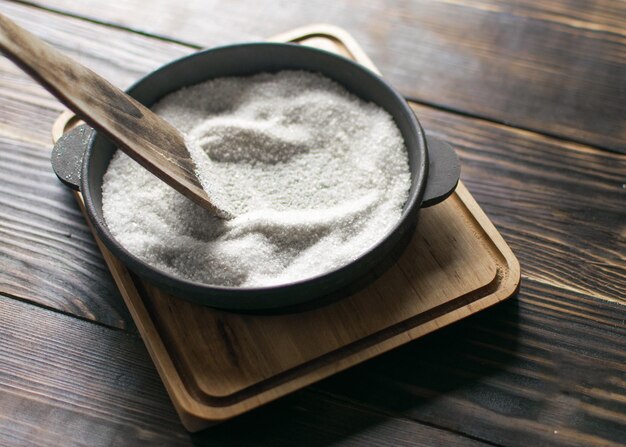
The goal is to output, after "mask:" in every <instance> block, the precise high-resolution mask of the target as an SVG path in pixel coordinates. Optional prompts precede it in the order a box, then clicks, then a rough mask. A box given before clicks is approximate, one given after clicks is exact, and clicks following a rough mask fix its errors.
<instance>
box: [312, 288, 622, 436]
mask: <svg viewBox="0 0 626 447" xmlns="http://www.w3.org/2000/svg"><path fill="white" fill-rule="evenodd" d="M625 321H626V307H624V306H622V305H619V304H616V303H609V302H605V301H600V300H597V299H594V298H591V297H588V296H585V295H580V294H576V293H572V292H570V291H564V290H562V289H558V288H556V287H552V286H546V285H544V284H541V283H538V282H535V281H532V280H524V282H523V286H522V289H521V291H520V293H519V295H518V297H517V299H516V300H509V301H506V302H504V303H502V304H499V305H497V306H495V307H493V308H492V309H488V310H486V311H484V312H482V313H480V314H477V315H476V316H473V317H471V318H469V319H467V320H466V321H464V322H462V323H460V324H457V325H454V326H451V327H449V328H445V329H443V330H441V331H438V332H437V333H436V334H432V335H429V336H428V337H425V338H423V339H421V340H420V341H419V342H417V343H412V344H410V345H407V346H406V347H402V348H399V349H397V350H396V351H394V352H391V353H389V354H385V355H384V356H381V357H379V358H378V359H376V360H373V361H371V362H368V363H367V364H366V365H363V366H359V367H357V368H355V369H353V370H351V371H350V372H349V373H346V374H342V375H339V376H337V377H334V378H331V379H329V380H327V381H325V382H323V383H322V384H320V385H315V386H313V388H314V389H315V390H323V391H325V392H328V393H331V394H333V395H334V396H336V397H339V396H342V397H343V398H344V399H345V400H346V402H348V403H352V404H354V405H360V406H363V407H364V408H367V409H370V410H374V411H379V412H385V413H387V414H389V415H393V416H395V417H403V418H407V419H412V420H415V421H419V422H425V423H428V424H434V425H437V426H441V425H442V424H445V426H446V427H447V428H450V429H452V430H454V431H460V432H462V433H466V434H468V435H471V436H474V437H476V438H477V439H480V440H483V441H486V442H490V443H493V444H496V445H507V446H528V445H554V446H561V445H562V446H580V447H588V446H621V445H623V441H624V439H626V419H625V418H624V414H626V383H625V382H624V377H626V323H625Z"/></svg>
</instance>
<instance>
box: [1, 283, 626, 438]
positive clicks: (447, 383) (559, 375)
mask: <svg viewBox="0 0 626 447" xmlns="http://www.w3.org/2000/svg"><path fill="white" fill-rule="evenodd" d="M524 284H525V286H524V288H523V289H522V292H521V293H520V295H519V296H518V299H517V300H511V301H507V302H506V303H503V304H500V305H498V306H496V307H494V308H492V309H490V310H487V311H485V312H483V313H481V314H479V315H476V316H474V317H471V318H469V319H467V320H465V321H463V322H461V323H459V324H456V325H454V326H451V327H449V328H445V329H442V330H440V331H438V332H437V333H435V334H432V335H430V336H428V337H425V338H422V339H421V340H420V341H419V342H415V343H411V344H409V345H407V346H406V347H403V348H400V349H398V350H395V351H394V352H392V353H389V354H385V355H383V356H381V357H379V358H378V359H376V360H373V361H370V362H367V363H366V364H364V365H362V366H359V367H357V368H354V369H352V370H349V371H347V372H344V373H341V374H339V375H337V376H335V377H334V378H332V379H329V380H326V381H325V382H322V383H321V384H319V385H315V386H313V387H310V388H308V389H307V390H304V391H302V392H299V393H296V394H294V395H292V396H290V397H288V398H285V399H281V400H280V401H278V402H276V403H273V404H270V405H269V406H267V407H264V408H262V409H260V410H257V411H255V412H252V413H250V414H248V415H245V416H243V417H241V418H237V419H234V420H233V421H230V422H228V423H225V424H223V425H221V426H218V427H215V428H212V429H209V430H207V431H205V432H202V433H199V434H197V435H194V436H193V437H192V438H189V436H188V435H187V434H185V433H184V431H183V428H182V427H181V426H180V424H179V423H178V422H177V420H178V419H177V416H176V414H175V412H174V409H173V407H171V404H170V403H169V399H168V397H167V395H166V393H165V391H164V390H163V388H162V385H161V383H160V380H159V378H158V376H157V374H156V371H154V369H153V366H152V365H151V361H150V359H149V357H148V355H147V353H146V352H145V348H144V347H143V343H142V342H141V340H140V339H139V338H137V337H136V336H132V335H129V334H126V333H124V332H120V331H115V330H111V329H108V328H106V327H102V326H97V325H94V324H91V323H88V322H83V321H78V320H76V319H73V318H70V317H67V316H62V315H59V314H56V313H54V312H51V311H48V310H44V309H40V308H37V307H34V306H31V305H28V304H25V303H19V302H16V301H15V300H11V299H8V298H5V297H0V336H1V337H2V340H3V343H2V344H0V358H2V359H3V361H2V362H0V409H2V412H0V444H2V445H50V446H52V445H59V443H63V445H68V446H69V445H90V446H99V445H111V444H113V445H119V446H122V445H137V443H140V442H143V443H146V442H147V443H150V445H191V442H193V443H194V445H207V446H208V445H238V446H247V445H261V446H263V445H266V446H293V445H310V446H327V445H429V446H430V445H442V446H447V445H450V446H457V445H459V446H460V445H469V446H476V445H483V444H482V443H481V441H482V442H485V443H487V445H510V446H527V445H529V443H530V442H531V441H532V442H533V443H534V444H535V445H573V446H576V445H584V446H595V445H605V446H606V445H608V446H611V445H619V442H620V439H623V434H624V430H626V427H625V426H624V420H623V418H622V417H621V416H622V415H623V414H624V411H626V408H624V402H625V398H626V389H625V387H624V381H623V377H624V374H625V373H626V372H625V371H624V369H625V359H624V352H626V346H625V340H626V337H625V335H624V332H625V329H626V328H625V326H624V319H625V318H626V314H625V310H624V307H623V306H620V305H617V304H612V303H607V302H605V301H601V300H597V299H594V298H589V297H585V296H583V295H573V294H571V293H569V292H564V291H562V290H559V289H557V288H553V287H547V286H544V285H542V284H540V283H536V282H534V281H526V282H525V283H524ZM582 340H589V342H588V343H585V344H583V343H582ZM419 421H424V423H426V424H427V425H424V424H423V423H421V422H419ZM435 427H447V428H450V429H451V430H453V431H454V432H456V433H457V434H455V433H453V432H449V431H445V430H443V429H441V428H435ZM555 430H556V433H555ZM463 434H467V436H465V435H463ZM620 437H621V438H620Z"/></svg>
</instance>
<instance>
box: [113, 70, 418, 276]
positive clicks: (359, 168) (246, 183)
mask: <svg viewBox="0 0 626 447" xmlns="http://www.w3.org/2000/svg"><path fill="white" fill-rule="evenodd" d="M153 110H154V111H155V112H156V113H158V114H159V115H161V116H162V117H163V118H165V119H166V120H167V121H169V122H170V123H172V124H173V125H174V126H175V127H177V128H178V129H179V130H180V131H181V132H182V133H183V134H184V135H185V138H186V141H187V144H188V146H189V150H190V153H191V155H192V158H193V159H194V161H195V163H196V166H197V173H198V177H199V179H200V181H201V183H202V185H203V186H204V187H205V189H207V191H209V193H210V195H211V196H212V197H216V198H217V199H216V200H217V201H218V202H220V203H224V204H225V206H227V208H228V209H229V210H232V211H233V212H234V214H235V216H236V217H235V218H233V219H231V220H221V219H218V218H215V217H213V216H212V215H211V214H210V213H209V212H208V211H206V210H204V209H202V208H200V207H199V206H197V205H195V204H194V203H192V202H191V201H189V200H188V199H186V198H185V197H183V196H182V195H181V194H179V193H177V192H176V191H175V190H173V189H172V188H171V187H169V186H167V185H166V184H165V183H163V182H162V181H160V180H159V179H157V178H156V177H154V176H153V175H152V174H150V173H149V172H148V171H146V170H145V169H143V168H142V167H140V166H139V165H138V164H137V163H135V162H134V161H133V160H131V159H130V158H129V157H127V156H126V155H125V154H124V153H122V152H121V151H118V152H117V153H116V154H115V156H114V157H113V160H112V161H111V164H110V165H109V168H108V170H107V172H106V174H105V176H104V183H103V186H102V190H103V211H104V217H105V220H106V222H107V225H108V227H109V229H110V230H111V233H112V234H113V236H114V237H115V238H116V239H117V240H118V241H119V242H120V243H121V244H122V245H123V246H124V247H125V248H126V249H127V250H128V251H130V252H131V253H133V254H135V255H136V256H138V257H139V258H141V259H143V260H144V261H146V262H148V263H149V264H151V265H153V266H155V267H157V268H159V269H162V270H165V271H168V272H171V273H173V274H175V275H177V276H179V277H182V278H186V279H190V280H194V281H199V282H203V283H206V284H212V285H221V286H244V287H249V286H255V287H256V286H269V285H277V284H284V283H288V282H292V281H296V280H302V279H306V278H309V277H312V276H316V275H319V274H322V273H325V272H328V271H330V270H334V269H336V268H338V267H341V266H343V265H345V264H346V263H348V262H350V261H351V260H353V259H355V258H356V257H358V256H359V255H361V254H362V253H364V252H365V251H367V250H368V249H369V248H371V247H372V246H373V245H374V244H375V243H376V242H378V241H379V240H380V239H381V238H382V237H383V236H384V235H385V234H386V232H387V231H388V230H389V229H390V227H391V226H392V225H394V224H395V223H396V222H397V221H398V220H399V218H400V214H401V212H402V207H403V205H404V202H405V201H406V199H407V196H408V191H409V187H410V174H409V168H408V161H407V152H406V148H405V146H404V141H403V139H402V136H401V134H400V131H399V130H398V128H397V127H396V125H395V123H394V122H393V120H392V118H391V116H390V115H389V114H388V113H387V112H385V111H384V110H383V109H381V108H380V107H378V106H376V105H374V104H371V103H366V102H364V101H362V100H360V99H359V98H357V97H356V96H354V95H352V94H350V93H349V92H347V91H346V90H345V89H344V88H343V87H341V86H340V85H338V84H337V83H335V82H333V81H332V80H330V79H328V78H326V77H324V76H322V75H319V74H314V73H309V72H302V71H283V72H280V73H277V74H260V75H256V76H251V77H239V78H235V77H232V78H221V79H214V80H210V81H207V82H204V83H201V84H198V85H194V86H191V87H188V88H184V89H182V90H179V91H177V92H174V93H172V94H170V95H168V96H166V97H165V98H163V99H162V100H161V101H160V102H159V103H158V104H156V105H155V106H154V108H153Z"/></svg>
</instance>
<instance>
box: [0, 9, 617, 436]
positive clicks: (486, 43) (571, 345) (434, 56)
mask: <svg viewBox="0 0 626 447" xmlns="http://www.w3.org/2000/svg"><path fill="white" fill-rule="evenodd" d="M206 3H209V2H202V1H200V0H196V1H186V2H180V1H179V2H171V1H165V0H153V1H151V2H143V1H141V0H128V1H124V2H105V1H102V0H85V1H82V2H74V1H72V0H35V1H29V2H19V3H17V2H7V1H0V12H2V13H4V14H6V15H8V16H9V17H10V18H12V19H14V20H16V21H17V22H18V23H20V24H21V25H23V26H25V27H26V28H28V29H30V30H31V31H33V32H34V33H36V34H38V35H40V36H42V37H43V38H44V39H45V40H47V41H48V42H50V43H51V44H53V45H55V46H57V47H58V48H60V49H61V50H63V51H65V52H67V53H69V54H70V55H72V56H73V57H75V58H77V59H78V60H80V61H81V62H83V63H84V64H86V65H88V66H90V67H92V68H93V69H94V70H96V71H97V72H98V73H100V74H102V75H103V76H105V77H107V78H108V79H110V80H112V81H113V82H115V83H116V84H117V85H119V86H121V87H125V86H128V85H129V84H130V83H131V82H132V81H133V80H135V79H137V78H138V77H139V76H141V75H143V74H144V73H146V72H148V71H151V70H153V69H155V68H156V67H158V66H159V65H161V64H163V63H164V62H166V61H169V60H171V59H173V58H175V57H178V56H181V55H184V54H187V53H189V52H191V51H194V49H197V48H199V47H203V46H213V45H219V44H225V43H229V42H234V41H242V40H260V39H263V38H264V37H267V36H270V35H273V34H276V33H279V32H282V31H286V30H288V29H291V28H294V27H297V26H302V25H305V24H309V23H312V22H327V23H333V24H336V25H339V26H342V27H344V28H346V29H347V30H348V31H349V32H350V33H352V34H353V35H354V36H355V37H356V39H357V40H358V41H359V42H360V43H361V44H362V45H363V47H364V48H365V50H366V52H367V53H368V54H369V55H370V56H371V57H372V59H373V60H374V62H375V63H376V65H377V66H378V67H379V68H380V69H381V71H382V72H383V74H384V75H385V76H386V77H387V78H388V79H389V80H390V81H391V82H392V83H393V84H394V85H395V86H396V87H397V88H398V89H399V90H400V91H401V92H402V93H403V94H404V95H405V96H407V97H408V98H410V99H412V100H414V101H416V102H418V103H419V104H420V107H419V110H418V113H419V117H420V120H421V121H422V123H423V124H424V126H425V127H426V128H427V129H429V130H430V131H431V132H433V133H435V134H437V135H439V136H441V137H443V138H445V139H447V140H449V141H450V142H451V143H453V144H454V145H455V146H456V148H457V149H458V152H459V154H460V156H461V159H462V164H463V174H462V178H463V181H464V183H465V185H466V186H467V187H468V189H469V190H470V191H471V192H472V194H473V195H474V197H475V198H476V199H477V200H478V202H479V203H480V205H481V206H482V207H483V209H484V210H485V211H486V212H487V214H488V215H489V216H490V218H491V219H492V220H493V222H494V223H495V225H496V226H497V227H498V229H499V230H500V231H501V233H502V234H503V236H504V238H505V239H506V240H507V241H508V243H509V244H510V245H511V247H512V248H513V250H514V251H515V252H516V254H517V255H518V257H519V259H520V261H521V264H522V272H523V282H522V288H521V291H520V293H519V295H518V296H517V298H513V299H511V300H509V301H507V302H505V303H503V304H501V305H498V306H496V307H494V308H492V309H489V310H487V311H484V312H482V313H480V314H478V315H476V316H474V317H471V318H468V319H467V320H465V321H463V322H461V323H458V324H455V325H453V326H451V327H448V328H445V329H442V330H440V331H438V332H437V333H435V334H432V335H430V336H427V337H426V338H423V339H421V340H418V341H416V342H413V343H411V344H409V345H407V346H405V347H403V348H400V349H397V350H396V351H393V352H391V353H389V354H385V355H383V356H381V357H379V358H377V359H375V360H373V361H369V362H367V363H365V364H363V365H361V366H359V367H356V368H353V369H351V370H349V371H347V372H345V373H342V374H339V375H337V376H335V377H333V378H331V379H329V380H326V381H324V382H321V383H319V384H317V385H314V386H311V387H309V388H307V389H305V390H303V391H300V392H298V393H296V394H294V395H291V396H289V397H287V398H284V399H281V400H279V401H278V402H275V403H273V404H270V405H269V406H267V407H264V408H261V409H259V410H256V411H254V412H252V413H250V414H248V415H245V416H243V417H241V418H237V419H235V420H233V421H230V422H228V423H225V424H223V425H220V426H218V427H216V428H213V429H210V430H208V431H204V432H201V433H199V434H196V435H193V436H192V435H189V434H188V433H187V432H185V430H184V429H183V427H182V426H181V424H180V422H179V421H178V418H177V416H176V413H175V411H174V409H173V407H172V405H171V403H170V401H169V399H168V396H167V394H166V392H165V390H164V388H163V385H162V383H161V381H160V379H159V377H158V375H157V373H156V370H155V368H154V366H153V364H152V362H151V360H150V358H149V356H148V354H147V352H146V350H145V348H144V345H143V343H142V341H141V339H140V337H139V336H138V333H137V330H136V328H135V327H134V325H133V323H132V320H131V318H130V316H129V314H128V312H127V310H126V308H125V306H124V304H123V302H122V299H121V297H120V295H119V293H118V291H117V289H116V287H115V285H114V283H113V281H112V279H111V277H110V275H109V273H108V271H107V269H106V267H105V265H104V263H103V260H102V258H101V256H100V254H99V251H98V249H97V247H96V246H95V243H94V241H93V239H92V237H91V234H90V232H89V230H88V228H87V227H86V225H85V223H84V220H83V218H82V216H81V214H80V211H79V209H78V208H77V206H76V204H75V202H74V199H73V197H72V195H71V194H69V193H68V191H67V190H66V189H65V188H64V187H63V186H62V185H61V184H60V183H59V182H58V181H57V180H56V178H55V177H54V175H53V174H52V172H51V169H50V164H49V151H50V128H51V125H52V123H53V121H54V120H55V118H56V117H57V116H58V114H59V113H60V112H61V111H62V110H63V108H62V106H61V105H60V104H59V103H58V102H57V101H56V100H55V99H54V98H52V97H51V96H50V95H49V94H47V93H46V92H45V91H44V90H43V89H41V88H40V87H39V86H37V85H36V84H35V83H34V82H33V81H32V80H30V79H29V78H28V77H27V76H26V75H24V74H23V73H22V72H20V71H19V70H18V69H17V68H16V67H15V66H14V65H13V64H11V63H10V62H9V61H8V60H6V59H4V58H2V59H0V445H3V446H4V445H50V446H56V445H64V446H67V445H90V446H95V445H133V446H134V445H140V443H146V444H149V445H167V446H172V445H192V444H196V445H267V446H281V445H285V446H302V445H315V446H322V445H323V446H328V445H377V446H378V445H390V446H403V445H427V446H432V445H442V446H457V445H463V446H465V445H468V446H494V445H520V446H527V445H567V446H592V445H603V446H617V445H624V443H626V324H625V321H626V258H625V256H626V156H625V155H624V152H625V151H626V3H625V2H623V1H610V0H592V1H588V2H579V1H576V0H555V1H552V2H549V3H548V4H544V3H545V2H535V1H532V0H519V1H508V2H501V1H496V0H480V1H478V0H432V1H413V2H405V1H395V0H394V1H383V0H380V1H378V0H369V1H364V2H357V1H348V0H341V1H333V2H325V1H322V0H309V1H306V2H304V1H293V2H275V1H274V2H269V1H265V0H257V1H254V2H244V1H228V2H226V1H225V2H219V3H215V4H212V2H211V4H206Z"/></svg>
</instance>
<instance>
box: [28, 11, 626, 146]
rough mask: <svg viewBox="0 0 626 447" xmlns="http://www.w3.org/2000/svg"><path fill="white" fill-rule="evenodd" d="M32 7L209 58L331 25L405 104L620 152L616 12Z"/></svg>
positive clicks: (622, 40)
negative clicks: (200, 51)
mask: <svg viewBox="0 0 626 447" xmlns="http://www.w3.org/2000/svg"><path fill="white" fill-rule="evenodd" d="M33 3H36V4H39V5H43V6H45V7H48V8H53V9H57V10H60V11H64V12H69V13H72V14H76V15H80V16H85V17H89V18H91V19H96V20H101V21H106V22H111V23H114V24H119V25H122V26H126V27H129V28H132V29H137V30H141V31H144V32H149V33H153V34H156V35H164V36H167V37H172V38H176V39H181V40H184V41H187V42H193V43H199V44H203V45H205V46H212V45H218V44H226V43H230V42H235V41H244V40H260V39H263V38H265V37H267V36H269V35H271V34H275V33H279V32H283V31H286V30H288V29H290V28H293V27H296V26H302V25H306V24H310V23H315V22H328V23H332V24H336V25H339V26H342V27H344V28H346V29H347V30H348V31H349V32H351V33H353V34H354V36H355V37H356V38H357V40H358V41H359V42H360V43H361V44H362V45H363V46H364V48H365V50H366V52H367V53H368V54H369V55H370V56H371V57H372V59H373V60H374V62H375V63H376V64H377V65H378V67H379V68H380V69H381V71H382V72H383V73H384V74H385V76H387V77H388V78H389V79H390V80H391V82H392V83H393V84H394V85H395V86H396V87H397V88H399V89H400V91H402V92H403V93H404V94H405V95H407V96H409V97H413V98H416V99H418V100H419V101H422V102H425V103H428V104H434V105H437V106H439V107H444V108H447V109H451V110H458V111H462V112H464V113H469V114H473V115H476V116H482V117H486V118H489V119H490V120H494V121H497V122H505V123H507V124H512V125H515V126H519V127H522V128H528V129H534V130H538V131H541V132H544V133H548V134H554V135H561V136H565V137H567V138H570V139H572V140H575V141H579V142H584V143H587V144H590V145H595V146H602V147H606V148H612V149H615V150H618V151H622V152H623V151H626V33H625V32H624V23H626V3H624V2H615V1H612V0H596V1H594V2H581V1H579V0H559V1H555V2H533V1H530V0H525V1H521V2H514V3H513V2H508V3H506V2H505V3H502V2H500V1H497V0H486V1H480V2H478V1H474V0H454V1H451V0H437V1H432V0H419V1H412V2H405V1H400V0H397V1H393V2H389V1H385V0H376V1H375V0H370V1H366V2H363V1H358V2H357V1H355V0H342V1H336V2H333V3H332V6H329V5H328V3H327V2H325V1H323V0H313V1H306V2H304V1H303V2H291V3H289V4H288V5H287V4H285V5H282V6H281V7H277V6H276V3H275V2H272V1H269V0H266V1H261V2H256V3H255V5H254V7H250V4H249V2H246V1H229V2H220V3H219V4H215V5H213V6H212V7H211V8H207V7H206V3H205V2H203V1H202V0H193V1H186V2H170V1H168V0H157V1H153V2H151V4H150V8H146V7H145V3H144V2H143V1H141V0H131V1H124V2H103V1H102V0H90V1H83V2H74V1H71V0H34V2H33Z"/></svg>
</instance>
